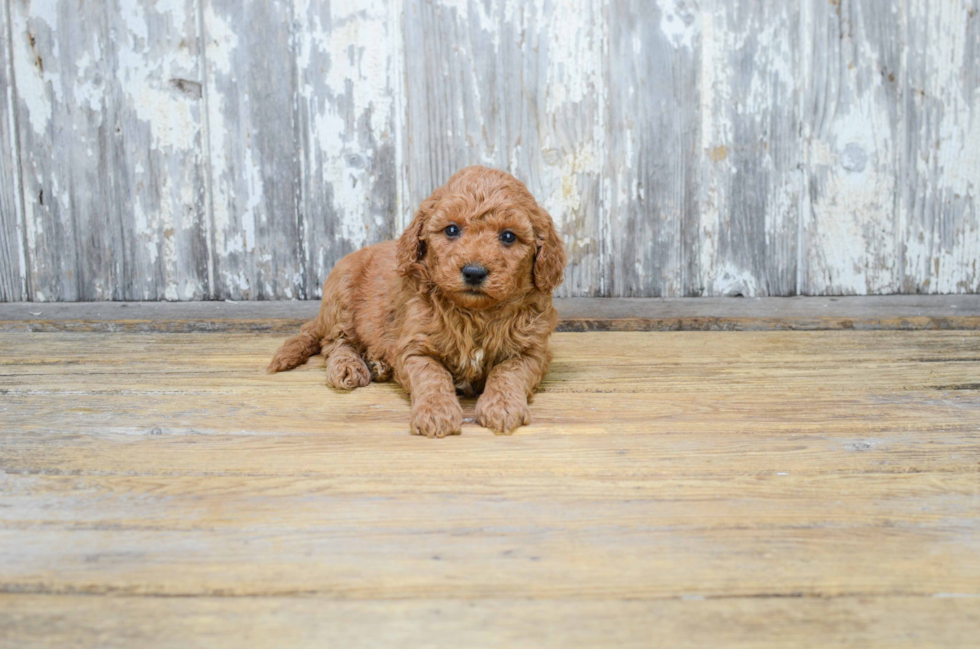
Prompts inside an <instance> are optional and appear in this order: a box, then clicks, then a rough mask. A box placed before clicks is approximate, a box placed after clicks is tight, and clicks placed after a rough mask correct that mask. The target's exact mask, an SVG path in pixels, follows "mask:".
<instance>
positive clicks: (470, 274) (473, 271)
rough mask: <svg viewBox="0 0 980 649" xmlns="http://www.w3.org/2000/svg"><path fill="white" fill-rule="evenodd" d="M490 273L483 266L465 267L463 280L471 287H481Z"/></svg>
mask: <svg viewBox="0 0 980 649" xmlns="http://www.w3.org/2000/svg"><path fill="white" fill-rule="evenodd" d="M487 275H489V271H488V270H487V269H486V268H484V267H483V266H473V265H469V266H463V279H464V280H466V283H467V284H469V285H470V286H479V285H480V284H482V283H483V280H485V279H486V278H487Z"/></svg>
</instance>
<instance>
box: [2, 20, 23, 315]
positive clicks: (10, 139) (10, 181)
mask: <svg viewBox="0 0 980 649" xmlns="http://www.w3.org/2000/svg"><path fill="white" fill-rule="evenodd" d="M0 34H3V41H4V42H3V46H2V47H0V106H2V107H3V110H2V111H0V302H19V301H21V300H24V299H26V295H25V289H26V284H27V260H26V259H25V257H24V254H25V251H24V236H23V235H24V215H23V210H22V209H21V207H22V205H23V197H22V196H21V193H20V192H21V184H20V178H19V177H18V173H19V171H20V169H19V167H18V163H17V155H18V147H17V125H16V123H15V113H14V111H13V110H12V109H13V107H14V106H15V105H16V103H17V100H16V97H15V96H14V94H15V90H14V83H13V56H12V50H11V48H10V35H11V32H10V23H9V21H8V14H7V2H6V1H4V2H3V3H2V4H0Z"/></svg>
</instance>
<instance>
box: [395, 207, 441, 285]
mask: <svg viewBox="0 0 980 649" xmlns="http://www.w3.org/2000/svg"><path fill="white" fill-rule="evenodd" d="M441 195H442V193H441V192H440V191H439V190H436V191H435V192H433V194H432V196H429V197H428V198H427V199H425V200H424V201H422V204H421V205H419V210H418V212H416V213H415V218H414V219H412V222H411V223H409V224H408V227H407V228H405V231H404V232H402V236H400V237H398V245H397V248H396V252H395V258H396V262H397V263H398V272H399V274H401V275H404V276H406V277H411V278H413V279H415V280H416V281H422V280H424V279H426V278H427V277H428V272H427V269H426V267H425V263H424V261H423V260H424V259H425V252H426V249H425V226H426V223H427V222H428V220H429V215H430V214H431V213H432V210H433V208H435V205H436V202H437V201H438V200H439V196H441Z"/></svg>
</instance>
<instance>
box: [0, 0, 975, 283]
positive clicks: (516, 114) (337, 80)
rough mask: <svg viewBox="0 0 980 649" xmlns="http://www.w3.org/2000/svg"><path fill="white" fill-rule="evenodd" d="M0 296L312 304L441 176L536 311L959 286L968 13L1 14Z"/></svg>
mask: <svg viewBox="0 0 980 649" xmlns="http://www.w3.org/2000/svg"><path fill="white" fill-rule="evenodd" d="M2 2H3V12H2V15H0V27H2V34H3V47H2V48H0V102H2V107H0V108H2V116H0V147H2V155H0V215H2V218H0V237H2V240H0V300H8V301H9V300H38V301H41V300H104V299H130V300H132V299H148V300H157V299H167V300H196V299H208V298H218V299H221V298H229V299H236V300H238V299H273V298H310V297H316V296H317V295H318V293H319V286H320V283H321V282H322V280H323V279H324V277H325V276H326V274H327V273H328V272H329V270H330V268H331V267H332V265H333V264H334V263H335V262H336V261H337V259H339V258H340V257H341V256H342V255H344V254H346V253H348V252H350V251H352V250H355V249H357V248H359V247H361V246H364V245H367V244H370V243H373V242H376V241H380V240H383V239H387V238H390V237H393V236H395V235H396V234H397V233H398V232H399V231H400V230H401V228H402V227H403V226H404V224H405V223H406V221H407V219H408V218H409V217H410V215H411V211H412V209H413V207H414V206H415V205H417V204H418V202H419V201H420V200H421V199H422V198H424V197H425V196H426V195H427V194H428V192H430V191H431V190H432V189H433V188H434V187H435V186H437V185H438V184H440V183H441V182H442V181H444V180H445V178H446V177H448V176H449V175H450V174H451V173H452V172H453V171H454V170H456V169H457V168H459V167H461V166H464V165H467V164H473V163H482V164H487V165H493V166H497V167H502V168H506V169H508V170H510V171H512V172H514V173H515V174H517V175H518V176H519V177H521V178H522V179H524V180H525V181H526V182H527V183H528V185H529V186H530V188H531V190H532V191H533V192H534V193H535V194H536V195H537V196H538V197H539V200H541V201H542V202H543V203H544V204H545V206H546V207H547V208H548V209H549V210H550V211H551V213H552V215H553V216H554V217H555V218H556V220H557V221H559V223H560V224H561V226H562V228H563V230H564V233H565V237H566V241H567V243H568V246H569V249H570V251H571V265H570V268H569V271H568V273H567V279H566V282H565V284H564V286H563V287H562V289H561V290H560V293H561V294H562V295H617V296H657V295H663V296H689V295H735V294H741V295H793V294H866V293H895V292H927V293H956V292H976V291H977V290H978V288H980V271H978V269H977V261H978V257H980V223H978V218H980V214H978V211H980V65H978V63H980V0H830V1H829V2H828V1H826V0H801V1H799V2H784V1H782V0H701V1H700V2H698V1H696V0H695V1H692V0H659V1H658V2H653V1H652V0H651V1H647V0H616V1H614V2H603V1H601V0H529V1H527V2H520V1H517V0H392V1H391V2H384V1H382V0H345V1H344V2H333V3H328V2H317V0H282V1H273V0H249V1H248V2H238V1H236V0H156V1H154V0H117V1H116V2H109V1H106V0H95V1H90V2H85V3H80V2H77V1H73V0H44V1H37V0H35V1H28V0H2Z"/></svg>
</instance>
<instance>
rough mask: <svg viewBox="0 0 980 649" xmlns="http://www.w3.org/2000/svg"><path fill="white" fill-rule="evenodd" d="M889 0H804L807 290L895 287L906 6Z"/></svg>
mask: <svg viewBox="0 0 980 649" xmlns="http://www.w3.org/2000/svg"><path fill="white" fill-rule="evenodd" d="M894 7H895V5H894V3H892V2H888V1H887V0H841V1H840V2H819V3H804V8H803V11H804V16H803V24H804V25H806V31H805V32H804V33H803V34H802V35H801V36H802V42H803V47H802V62H803V71H802V74H803V78H804V88H805V90H804V95H803V99H804V105H803V111H804V117H803V135H804V138H805V140H806V143H807V150H806V153H805V156H806V157H805V169H806V189H807V194H806V201H805V205H804V208H803V213H802V218H803V220H804V221H803V233H802V238H803V244H802V245H803V248H802V251H803V252H802V253H801V256H802V258H801V264H802V268H801V275H802V284H801V286H800V292H801V293H803V294H807V295H826V294H833V295H840V294H844V295H853V294H861V295H866V294H878V293H895V292H898V291H899V290H900V286H901V281H900V278H901V262H900V259H901V251H902V244H903V242H902V240H901V234H900V232H899V231H898V223H897V219H896V218H895V214H896V213H897V210H898V206H899V202H898V197H899V194H900V191H899V186H898V178H899V168H900V154H899V149H900V147H901V146H902V144H901V130H902V129H901V119H902V112H901V111H902V88H901V83H900V80H901V77H902V68H901V65H902V51H903V46H904V43H903V40H902V39H903V29H902V24H901V23H902V13H901V12H899V11H895V10H894Z"/></svg>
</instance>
